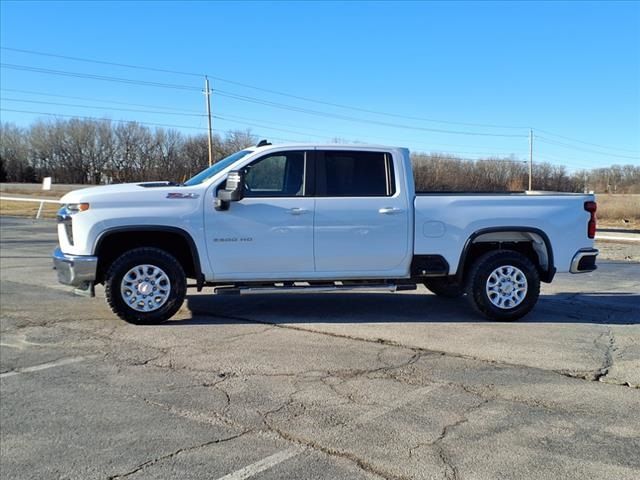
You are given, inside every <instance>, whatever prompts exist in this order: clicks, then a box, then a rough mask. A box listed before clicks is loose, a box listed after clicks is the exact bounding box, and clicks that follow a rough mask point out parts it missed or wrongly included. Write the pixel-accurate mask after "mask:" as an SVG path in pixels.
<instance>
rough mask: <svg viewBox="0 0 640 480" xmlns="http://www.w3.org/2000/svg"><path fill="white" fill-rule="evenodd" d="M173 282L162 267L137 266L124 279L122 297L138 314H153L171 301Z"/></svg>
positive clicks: (121, 288) (121, 287)
mask: <svg viewBox="0 0 640 480" xmlns="http://www.w3.org/2000/svg"><path fill="white" fill-rule="evenodd" d="M170 293H171V282H170V281H169V277H168V276H167V274H166V273H165V272H164V270H162V269H161V268H160V267H156V266H155V265H148V264H145V265H136V266H135V267H133V268H132V269H131V270H129V271H128V272H127V273H125V275H124V277H122V282H121V283H120V295H122V299H123V300H124V302H125V303H126V304H127V305H128V306H129V307H130V308H132V309H134V310H136V311H137V312H153V311H154V310H158V309H159V308H160V307H162V306H163V305H164V304H165V303H167V300H168V299H169V294H170Z"/></svg>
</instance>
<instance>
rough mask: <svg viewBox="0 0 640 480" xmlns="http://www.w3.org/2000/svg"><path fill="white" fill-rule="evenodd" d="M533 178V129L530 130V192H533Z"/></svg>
mask: <svg viewBox="0 0 640 480" xmlns="http://www.w3.org/2000/svg"><path fill="white" fill-rule="evenodd" d="M532 177H533V128H530V129H529V191H531V180H532Z"/></svg>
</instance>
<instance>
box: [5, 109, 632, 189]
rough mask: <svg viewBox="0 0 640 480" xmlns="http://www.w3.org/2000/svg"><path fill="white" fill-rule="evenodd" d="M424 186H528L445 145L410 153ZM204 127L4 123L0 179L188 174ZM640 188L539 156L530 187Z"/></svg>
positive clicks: (200, 162) (103, 179) (511, 167)
mask: <svg viewBox="0 0 640 480" xmlns="http://www.w3.org/2000/svg"><path fill="white" fill-rule="evenodd" d="M257 140H258V139H257V137H256V136H255V135H253V134H252V133H251V131H249V130H247V131H242V130H238V131H232V132H229V133H227V134H226V135H225V136H220V135H217V134H216V135H214V137H213V158H214V159H216V160H218V159H221V158H224V157H226V156H228V155H230V154H231V153H233V152H236V151H238V150H241V149H243V148H246V147H248V146H251V145H255V144H256V142H257ZM412 162H413V166H414V175H415V180H416V189H417V190H419V191H520V190H525V189H526V188H527V187H528V165H527V163H526V162H525V161H523V160H522V159H518V158H515V157H513V156H509V157H499V158H498V157H490V158H486V159H480V160H475V161H470V160H466V159H462V158H459V157H457V156H454V155H447V154H442V153H413V154H412ZM208 164H209V160H208V139H207V136H206V135H205V134H196V135H186V134H184V133H181V132H180V131H177V130H173V129H164V128H150V127H147V126H145V125H142V124H140V123H136V122H126V123H125V122H113V121H111V120H90V119H77V118H74V119H69V120H60V119H57V120H49V121H43V120H39V121H36V122H35V123H33V124H32V125H31V126H29V127H26V128H22V127H18V126H16V125H13V124H10V123H2V124H0V181H1V182H31V183H33V182H40V181H41V180H42V178H43V177H46V176H51V177H53V180H54V182H55V183H71V184H104V183H120V182H140V181H151V180H172V181H175V182H183V181H184V180H186V179H188V178H190V177H191V176H193V175H195V174H196V173H197V172H199V171H200V170H202V169H204V168H206V167H207V166H208ZM585 188H586V189H587V190H594V191H596V192H598V193H601V192H611V193H640V166H635V165H613V166H611V167H607V168H598V169H593V170H583V171H577V172H573V173H569V172H568V171H567V169H566V168H565V167H564V166H558V165H552V164H550V163H539V162H535V163H534V165H533V189H534V190H553V191H566V192H581V191H584V190H585Z"/></svg>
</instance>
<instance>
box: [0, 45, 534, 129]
mask: <svg viewBox="0 0 640 480" xmlns="http://www.w3.org/2000/svg"><path fill="white" fill-rule="evenodd" d="M0 48H2V49H3V50H8V51H13V52H20V53H27V54H30V55H39V56H44V57H53V58H63V59H66V60H73V61H78V62H86V63H95V64H101V65H112V66H117V67H124V68H133V69H137V70H147V71H151V72H162V73H171V74H176V75H186V76H190V77H203V76H205V75H207V76H209V77H211V78H212V79H214V80H218V81H221V82H225V83H229V84H231V85H237V86H240V87H245V88H251V89H253V90H257V91H261V92H265V93H271V94H274V95H280V96H283V97H288V98H293V99H296V100H302V101H305V102H311V103H316V104H320V105H326V106H331V107H337V108H342V109H346V110H354V111H358V112H363V113H372V114H375V115H382V116H387V117H394V118H404V119H407V120H417V121H423V122H432V123H442V124H449V125H463V126H469V127H486V128H509V129H523V128H527V127H522V126H514V125H494V124H486V123H472V122H455V121H450V120H438V119H433V118H424V117H414V116H410V115H401V114H397V113H389V112H382V111H379V110H371V109H368V108H362V107H355V106H352V105H344V104H340V103H334V102H328V101H325V100H318V99H315V98H310V97H305V96H301V95H294V94H291V93H285V92H281V91H278V90H272V89H268V88H263V87H258V86H255V85H251V84H248V83H243V82H238V81H235V80H229V79H227V78H223V77H218V76H215V75H210V74H207V73H194V72H185V71H179V70H171V69H165V68H157V67H148V66H142V65H132V64H126V63H118V62H110V61H104V60H94V59H89V58H82V57H75V56H69V55H59V54H53V53H45V52H38V51H35V50H26V49H20V48H10V47H0Z"/></svg>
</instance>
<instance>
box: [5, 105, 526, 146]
mask: <svg viewBox="0 0 640 480" xmlns="http://www.w3.org/2000/svg"><path fill="white" fill-rule="evenodd" d="M0 100H3V101H9V102H19V103H35V104H42V105H55V106H63V107H75V108H91V109H98V108H105V107H101V106H98V105H81V104H74V103H62V102H46V101H41V100H25V99H15V98H7V97H0ZM106 109H107V110H113V111H124V112H137V113H151V114H158V115H178V116H189V117H204V116H205V115H204V114H195V113H193V114H190V113H171V112H161V111H152V110H142V109H132V108H117V107H106ZM213 117H214V118H217V119H219V120H224V121H228V122H232V123H238V124H241V125H245V126H252V127H258V128H262V129H267V130H273V131H280V132H286V133H293V134H295V135H301V136H305V137H315V138H321V139H325V138H326V136H323V135H317V134H312V133H308V132H300V131H294V130H289V129H283V128H277V127H273V126H271V125H265V124H264V123H259V122H260V120H256V119H251V118H246V117H235V118H231V117H234V116H233V115H231V116H229V115H225V114H222V115H213ZM257 122H258V123H257ZM268 123H273V122H268ZM276 125H277V124H276ZM285 126H288V125H285ZM332 135H333V136H335V133H332ZM410 143H413V142H410ZM413 145H414V146H415V147H416V148H421V149H423V150H431V151H437V150H438V149H436V148H435V147H434V146H433V145H431V146H428V147H427V146H424V145H416V144H415V143H413ZM447 153H455V154H461V155H475V156H485V157H487V156H501V155H502V156H504V155H505V154H504V153H502V154H500V153H496V152H495V151H493V152H485V153H477V152H469V151H451V150H448V151H447ZM509 153H510V154H513V152H509Z"/></svg>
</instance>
